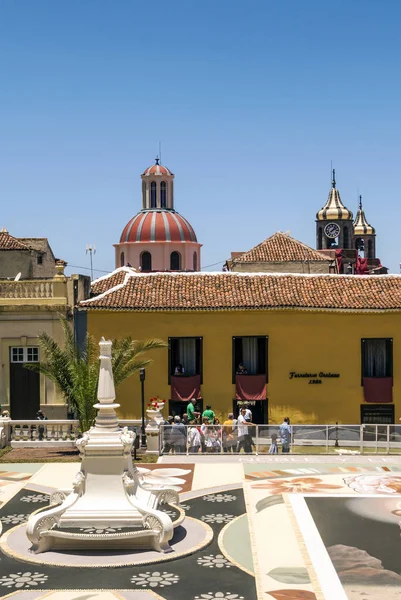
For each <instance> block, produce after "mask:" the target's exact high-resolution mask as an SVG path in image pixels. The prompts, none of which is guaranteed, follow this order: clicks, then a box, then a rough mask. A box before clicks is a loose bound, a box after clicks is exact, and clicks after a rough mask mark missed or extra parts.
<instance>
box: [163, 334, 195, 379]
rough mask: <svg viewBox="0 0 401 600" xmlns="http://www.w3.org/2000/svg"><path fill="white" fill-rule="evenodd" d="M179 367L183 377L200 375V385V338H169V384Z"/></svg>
mask: <svg viewBox="0 0 401 600" xmlns="http://www.w3.org/2000/svg"><path fill="white" fill-rule="evenodd" d="M179 365H181V367H182V369H183V375H184V376H185V375H187V376H191V375H200V376H201V383H202V338H199V337H182V338H169V382H170V376H171V375H174V373H175V372H176V368H177V367H178V366H179Z"/></svg>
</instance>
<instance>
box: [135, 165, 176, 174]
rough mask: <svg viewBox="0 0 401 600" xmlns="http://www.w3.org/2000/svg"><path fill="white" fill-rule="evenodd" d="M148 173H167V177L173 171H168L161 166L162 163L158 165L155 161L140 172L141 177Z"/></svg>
mask: <svg viewBox="0 0 401 600" xmlns="http://www.w3.org/2000/svg"><path fill="white" fill-rule="evenodd" d="M149 175H167V176H168V177H171V176H172V175H173V173H172V172H171V171H170V169H168V168H167V167H163V165H159V163H158V162H157V163H156V164H155V165H152V166H151V167H148V168H147V169H145V170H144V172H143V173H142V177H144V176H149Z"/></svg>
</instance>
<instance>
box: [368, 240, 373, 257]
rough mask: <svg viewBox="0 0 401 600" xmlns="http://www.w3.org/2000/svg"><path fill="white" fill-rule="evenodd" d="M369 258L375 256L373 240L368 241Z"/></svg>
mask: <svg viewBox="0 0 401 600" xmlns="http://www.w3.org/2000/svg"><path fill="white" fill-rule="evenodd" d="M368 258H374V256H373V242H372V240H369V241H368Z"/></svg>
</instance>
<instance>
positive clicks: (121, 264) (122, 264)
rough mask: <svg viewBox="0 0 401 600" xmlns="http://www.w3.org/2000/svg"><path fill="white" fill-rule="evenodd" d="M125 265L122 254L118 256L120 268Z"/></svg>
mask: <svg viewBox="0 0 401 600" xmlns="http://www.w3.org/2000/svg"><path fill="white" fill-rule="evenodd" d="M124 265H125V259H124V252H121V254H120V266H121V267H123V266H124Z"/></svg>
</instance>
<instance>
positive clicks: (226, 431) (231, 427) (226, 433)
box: [223, 412, 237, 452]
mask: <svg viewBox="0 0 401 600" xmlns="http://www.w3.org/2000/svg"><path fill="white" fill-rule="evenodd" d="M236 424H237V420H236V419H234V413H232V412H231V413H228V416H227V419H226V420H225V421H224V423H223V450H224V452H234V451H235V447H236V445H237V439H236V436H235V429H236V427H235V426H236Z"/></svg>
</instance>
